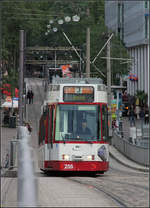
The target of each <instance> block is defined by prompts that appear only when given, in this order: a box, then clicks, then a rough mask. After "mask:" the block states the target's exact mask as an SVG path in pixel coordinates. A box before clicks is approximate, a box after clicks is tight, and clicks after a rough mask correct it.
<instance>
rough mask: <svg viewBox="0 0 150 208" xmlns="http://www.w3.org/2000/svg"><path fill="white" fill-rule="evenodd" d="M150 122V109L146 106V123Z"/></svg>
mask: <svg viewBox="0 0 150 208" xmlns="http://www.w3.org/2000/svg"><path fill="white" fill-rule="evenodd" d="M148 123H149V110H148V106H146V109H145V124H148Z"/></svg>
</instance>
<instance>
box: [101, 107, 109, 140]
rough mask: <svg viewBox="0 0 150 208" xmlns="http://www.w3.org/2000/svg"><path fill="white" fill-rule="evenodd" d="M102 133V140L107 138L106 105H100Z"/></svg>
mask: <svg viewBox="0 0 150 208" xmlns="http://www.w3.org/2000/svg"><path fill="white" fill-rule="evenodd" d="M102 135H103V139H104V140H107V139H108V111H107V106H106V105H103V106H102Z"/></svg>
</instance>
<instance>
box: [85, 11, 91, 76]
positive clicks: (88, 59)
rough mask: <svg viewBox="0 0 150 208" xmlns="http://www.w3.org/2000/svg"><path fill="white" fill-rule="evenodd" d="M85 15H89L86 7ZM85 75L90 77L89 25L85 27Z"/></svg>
mask: <svg viewBox="0 0 150 208" xmlns="http://www.w3.org/2000/svg"><path fill="white" fill-rule="evenodd" d="M87 16H88V17H89V16H90V10H89V8H87ZM86 77H87V78H89V77H90V27H89V26H88V27H87V29H86Z"/></svg>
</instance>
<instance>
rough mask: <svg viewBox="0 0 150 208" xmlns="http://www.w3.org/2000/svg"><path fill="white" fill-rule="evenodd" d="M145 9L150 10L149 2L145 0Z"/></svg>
mask: <svg viewBox="0 0 150 208" xmlns="http://www.w3.org/2000/svg"><path fill="white" fill-rule="evenodd" d="M145 8H146V9H147V8H149V0H145Z"/></svg>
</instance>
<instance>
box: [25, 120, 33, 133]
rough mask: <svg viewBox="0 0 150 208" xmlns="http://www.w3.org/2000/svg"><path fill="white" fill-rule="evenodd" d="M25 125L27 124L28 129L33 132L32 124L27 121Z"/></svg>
mask: <svg viewBox="0 0 150 208" xmlns="http://www.w3.org/2000/svg"><path fill="white" fill-rule="evenodd" d="M25 125H26V127H27V129H28V131H29V134H31V132H32V127H31V125H30V124H29V123H28V122H27V123H25Z"/></svg>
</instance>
